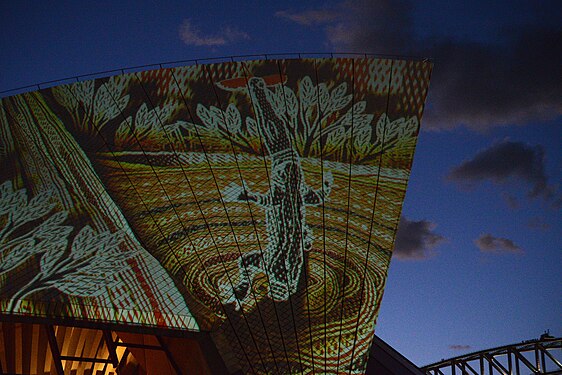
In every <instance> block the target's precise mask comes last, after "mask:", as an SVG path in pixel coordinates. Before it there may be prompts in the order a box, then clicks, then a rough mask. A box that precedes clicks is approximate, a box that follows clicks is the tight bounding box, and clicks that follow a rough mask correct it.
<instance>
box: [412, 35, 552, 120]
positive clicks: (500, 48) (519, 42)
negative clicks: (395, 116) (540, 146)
mask: <svg viewBox="0 0 562 375" xmlns="http://www.w3.org/2000/svg"><path fill="white" fill-rule="evenodd" d="M420 52H421V53H422V54H424V55H428V56H431V57H433V58H434V59H435V68H434V73H433V76H432V82H431V90H430V94H429V102H430V104H429V106H428V111H427V113H426V114H425V116H424V121H425V123H426V125H428V126H429V127H433V128H450V127H454V126H457V125H461V124H462V125H466V126H468V127H471V128H473V129H485V128H487V127H490V126H495V125H508V124H526V123H528V122H530V121H539V120H548V119H552V118H555V117H557V116H560V115H562V100H560V98H561V97H562V85H560V84H559V82H557V80H556V79H553V77H562V64H560V61H562V30H556V29H549V28H540V27H534V28H533V27H527V28H522V29H520V30H514V31H513V33H512V35H511V37H510V40H509V41H508V42H507V43H505V44H502V45H486V44H482V43H470V42H458V41H452V40H441V41H436V42H435V43H433V44H432V45H431V46H427V49H425V50H422V51H420Z"/></svg>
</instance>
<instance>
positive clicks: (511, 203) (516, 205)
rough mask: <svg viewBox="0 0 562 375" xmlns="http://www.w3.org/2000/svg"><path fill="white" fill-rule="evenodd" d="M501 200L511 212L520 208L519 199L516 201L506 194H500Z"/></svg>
mask: <svg viewBox="0 0 562 375" xmlns="http://www.w3.org/2000/svg"><path fill="white" fill-rule="evenodd" d="M501 195H502V198H503V200H504V201H505V203H506V204H507V206H508V207H509V208H511V209H512V210H515V209H518V208H519V207H521V204H520V203H519V199H517V197H516V196H514V195H512V194H509V193H507V192H505V191H504V192H502V194H501Z"/></svg>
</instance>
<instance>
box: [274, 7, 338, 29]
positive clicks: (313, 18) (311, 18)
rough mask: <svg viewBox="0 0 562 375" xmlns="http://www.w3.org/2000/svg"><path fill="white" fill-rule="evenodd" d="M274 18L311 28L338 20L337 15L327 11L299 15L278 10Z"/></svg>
mask: <svg viewBox="0 0 562 375" xmlns="http://www.w3.org/2000/svg"><path fill="white" fill-rule="evenodd" d="M275 16H276V17H280V18H285V19H287V20H290V21H293V22H296V23H298V24H299V25H304V26H311V25H322V24H326V23H328V22H331V21H334V20H336V19H337V18H338V13H337V12H336V11H334V10H327V9H318V10H308V11H305V12H300V13H298V12H289V11H286V10H280V11H278V12H276V13H275Z"/></svg>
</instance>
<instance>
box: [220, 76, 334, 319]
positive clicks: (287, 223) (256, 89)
mask: <svg viewBox="0 0 562 375" xmlns="http://www.w3.org/2000/svg"><path fill="white" fill-rule="evenodd" d="M248 88H249V93H250V96H251V99H252V103H253V105H254V110H255V114H256V120H257V125H258V129H259V131H260V136H261V139H262V142H263V143H264V145H265V148H266V150H267V152H268V154H269V157H270V160H271V171H270V174H269V178H270V189H269V192H267V193H266V194H260V193H256V192H252V191H250V190H249V189H248V187H247V186H245V185H244V186H239V185H237V184H235V183H231V184H230V185H229V186H227V187H226V188H225V190H224V191H223V197H224V199H225V200H226V201H229V202H245V201H249V202H253V203H255V204H257V205H258V206H260V207H262V208H263V209H264V211H265V222H266V229H267V236H268V243H267V246H266V247H265V249H264V250H263V253H262V252H260V251H252V252H248V253H245V254H243V255H242V256H241V257H240V259H239V261H238V267H239V280H240V281H239V282H238V284H237V285H234V287H232V286H230V285H221V292H222V294H223V298H224V300H223V302H225V303H234V304H235V308H236V310H239V309H240V307H241V303H243V302H244V300H245V299H246V298H248V296H249V291H250V286H251V283H252V281H253V279H254V277H255V276H256V274H258V273H260V272H264V273H266V274H267V275H268V277H269V295H270V297H271V298H272V299H273V300H275V301H286V300H288V299H289V297H290V296H291V295H292V294H294V293H295V292H296V291H297V288H298V284H299V280H300V277H301V272H302V269H303V267H304V252H305V251H309V250H310V249H311V248H312V241H313V235H312V232H311V230H310V228H309V227H308V226H307V224H306V206H318V205H321V204H322V203H323V201H324V199H325V198H326V197H327V195H328V194H329V193H330V190H331V186H332V182H333V178H332V175H331V173H330V172H328V173H325V174H324V181H323V185H324V186H323V189H318V190H314V189H312V188H311V187H310V186H308V185H306V183H305V180H304V173H303V170H302V167H301V164H300V157H299V155H298V154H297V152H296V151H294V150H293V148H292V143H291V136H290V134H289V132H288V130H287V125H286V124H285V123H284V122H283V120H282V119H280V118H279V117H278V116H277V115H276V113H275V111H274V109H273V107H272V105H271V103H269V101H268V100H267V95H266V90H268V88H267V87H266V84H265V82H264V80H263V79H262V78H259V77H252V78H250V79H249V81H248Z"/></svg>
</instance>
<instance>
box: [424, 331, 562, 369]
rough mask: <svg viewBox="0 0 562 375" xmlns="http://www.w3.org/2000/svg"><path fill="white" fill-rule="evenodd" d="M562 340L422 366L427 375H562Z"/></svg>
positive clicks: (547, 339) (546, 339) (545, 340)
mask: <svg viewBox="0 0 562 375" xmlns="http://www.w3.org/2000/svg"><path fill="white" fill-rule="evenodd" d="M561 362H562V337H560V338H553V337H551V336H549V335H543V336H541V338H540V339H539V340H529V341H524V342H522V343H518V344H512V345H506V346H501V347H497V348H493V349H487V350H482V351H479V352H474V353H470V354H466V355H463V356H459V357H454V358H450V359H447V360H443V361H441V362H437V363H433V364H431V365H428V366H425V367H422V370H423V371H424V372H425V374H427V375H457V374H462V375H465V374H469V375H492V374H502V375H511V374H515V375H520V374H521V375H522V374H525V375H526V374H562V363H561Z"/></svg>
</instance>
